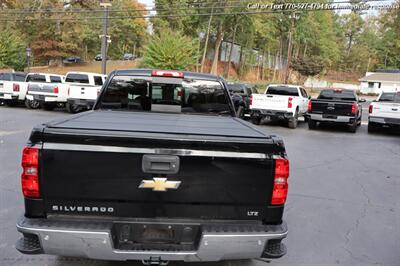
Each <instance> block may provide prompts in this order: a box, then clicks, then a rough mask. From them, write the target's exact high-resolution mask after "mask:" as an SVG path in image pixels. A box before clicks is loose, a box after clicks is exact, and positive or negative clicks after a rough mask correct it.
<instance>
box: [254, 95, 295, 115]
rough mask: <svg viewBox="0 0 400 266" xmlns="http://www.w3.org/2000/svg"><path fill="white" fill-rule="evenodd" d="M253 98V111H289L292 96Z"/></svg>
mask: <svg viewBox="0 0 400 266" xmlns="http://www.w3.org/2000/svg"><path fill="white" fill-rule="evenodd" d="M252 97H253V100H252V105H251V109H265V110H277V111H287V109H288V99H289V97H290V96H282V95H271V94H253V95H252ZM292 98H293V97H292Z"/></svg>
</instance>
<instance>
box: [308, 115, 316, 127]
mask: <svg viewBox="0 0 400 266" xmlns="http://www.w3.org/2000/svg"><path fill="white" fill-rule="evenodd" d="M316 128H317V121H315V120H312V119H311V118H309V119H308V129H311V130H312V129H316Z"/></svg>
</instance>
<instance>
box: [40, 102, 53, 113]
mask: <svg viewBox="0 0 400 266" xmlns="http://www.w3.org/2000/svg"><path fill="white" fill-rule="evenodd" d="M42 108H43V109H44V110H46V111H52V110H54V108H56V105H55V104H52V103H43V105H42Z"/></svg>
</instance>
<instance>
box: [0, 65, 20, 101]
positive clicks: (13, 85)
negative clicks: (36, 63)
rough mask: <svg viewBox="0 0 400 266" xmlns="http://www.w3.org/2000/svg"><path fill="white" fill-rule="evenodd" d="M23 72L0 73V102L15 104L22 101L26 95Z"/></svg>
mask: <svg viewBox="0 0 400 266" xmlns="http://www.w3.org/2000/svg"><path fill="white" fill-rule="evenodd" d="M25 77H26V74H25V73H21V72H7V73H0V102H4V103H5V104H6V105H8V106H15V105H17V104H18V102H23V101H24V100H25V95H26V83H25Z"/></svg>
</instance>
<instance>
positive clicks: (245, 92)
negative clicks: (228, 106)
mask: <svg viewBox="0 0 400 266" xmlns="http://www.w3.org/2000/svg"><path fill="white" fill-rule="evenodd" d="M227 86H228V91H229V92H230V93H231V94H237V95H240V96H241V97H242V99H243V112H244V114H245V115H246V114H250V97H251V95H252V94H253V93H257V90H256V89H254V88H252V87H251V86H250V85H247V84H243V83H236V82H228V84H227Z"/></svg>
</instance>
